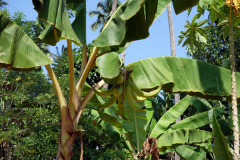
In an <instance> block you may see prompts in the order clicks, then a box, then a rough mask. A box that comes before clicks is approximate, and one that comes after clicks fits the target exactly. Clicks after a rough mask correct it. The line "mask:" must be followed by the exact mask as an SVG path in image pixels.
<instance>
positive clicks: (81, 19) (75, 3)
mask: <svg viewBox="0 0 240 160" xmlns="http://www.w3.org/2000/svg"><path fill="white" fill-rule="evenodd" d="M67 6H68V7H69V8H71V9H72V12H73V13H74V14H75V19H74V21H73V22H72V28H73V30H74V32H75V33H76V35H77V37H78V39H79V40H80V42H81V43H82V44H84V45H86V12H87V11H86V0H67Z"/></svg>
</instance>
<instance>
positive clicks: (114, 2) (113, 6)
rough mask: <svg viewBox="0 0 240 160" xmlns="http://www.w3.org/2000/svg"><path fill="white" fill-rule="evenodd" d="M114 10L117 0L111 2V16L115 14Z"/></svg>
mask: <svg viewBox="0 0 240 160" xmlns="http://www.w3.org/2000/svg"><path fill="white" fill-rule="evenodd" d="M116 10H117V0H113V3H112V12H111V16H112V15H113V14H114V13H115V12H116Z"/></svg>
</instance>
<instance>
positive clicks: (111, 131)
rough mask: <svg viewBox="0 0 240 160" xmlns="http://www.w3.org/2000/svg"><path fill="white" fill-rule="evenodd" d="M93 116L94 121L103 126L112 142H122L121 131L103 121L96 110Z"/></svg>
mask: <svg viewBox="0 0 240 160" xmlns="http://www.w3.org/2000/svg"><path fill="white" fill-rule="evenodd" d="M91 114H92V115H93V116H94V119H96V120H97V121H98V122H100V125H101V126H102V128H103V129H104V130H105V132H106V133H107V134H108V136H109V137H110V138H111V139H112V140H114V141H116V142H118V141H119V140H120V138H121V133H120V131H119V129H117V128H116V127H114V126H113V125H112V124H109V123H107V122H105V121H102V120H101V117H100V115H99V113H98V112H97V111H96V110H94V109H92V110H91Z"/></svg>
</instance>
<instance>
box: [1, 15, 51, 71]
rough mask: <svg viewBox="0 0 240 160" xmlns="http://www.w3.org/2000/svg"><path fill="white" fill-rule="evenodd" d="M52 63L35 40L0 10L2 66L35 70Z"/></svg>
mask: <svg viewBox="0 0 240 160" xmlns="http://www.w3.org/2000/svg"><path fill="white" fill-rule="evenodd" d="M49 63H52V60H50V59H49V58H48V57H47V56H46V55H45V54H44V53H43V52H42V51H41V50H40V49H39V48H38V46H37V45H36V44H35V43H34V41H33V40H32V39H31V38H30V37H29V36H28V35H27V34H26V33H25V32H24V31H23V30H22V29H21V28H20V27H19V26H18V25H17V24H16V23H14V22H13V21H12V20H11V19H9V18H8V17H7V16H5V15H4V14H3V13H2V12H1V11H0V67H1V68H7V69H12V70H23V71H24V70H34V69H36V67H39V66H44V65H47V64H49Z"/></svg>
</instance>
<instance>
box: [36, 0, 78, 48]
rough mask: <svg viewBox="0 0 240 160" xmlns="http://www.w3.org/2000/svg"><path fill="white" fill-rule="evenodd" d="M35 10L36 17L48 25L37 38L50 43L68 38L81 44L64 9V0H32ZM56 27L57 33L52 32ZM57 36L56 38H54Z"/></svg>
mask: <svg viewBox="0 0 240 160" xmlns="http://www.w3.org/2000/svg"><path fill="white" fill-rule="evenodd" d="M32 1H33V5H34V6H35V8H34V9H35V10H36V11H37V12H38V18H39V19H40V20H42V21H44V22H47V23H48V25H47V27H46V29H45V30H44V31H43V32H42V33H41V35H40V36H39V38H40V39H41V40H42V41H43V42H45V43H47V44H50V45H53V46H54V45H55V44H56V43H57V42H58V40H61V39H69V40H71V41H72V42H74V43H75V44H76V45H81V44H80V41H79V39H78V37H77V35H76V34H75V32H74V30H73V28H72V26H71V23H70V20H69V17H68V13H67V9H66V0H58V1H49V0H32ZM54 29H57V34H54ZM55 37H57V38H55Z"/></svg>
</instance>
